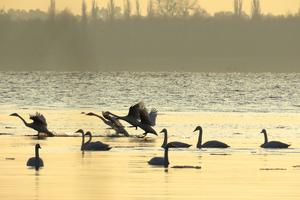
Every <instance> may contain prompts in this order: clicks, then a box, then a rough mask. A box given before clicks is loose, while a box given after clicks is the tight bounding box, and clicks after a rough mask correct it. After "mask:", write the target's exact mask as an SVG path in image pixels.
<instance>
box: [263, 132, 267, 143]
mask: <svg viewBox="0 0 300 200" xmlns="http://www.w3.org/2000/svg"><path fill="white" fill-rule="evenodd" d="M264 138H265V143H268V135H267V133H266V132H264Z"/></svg>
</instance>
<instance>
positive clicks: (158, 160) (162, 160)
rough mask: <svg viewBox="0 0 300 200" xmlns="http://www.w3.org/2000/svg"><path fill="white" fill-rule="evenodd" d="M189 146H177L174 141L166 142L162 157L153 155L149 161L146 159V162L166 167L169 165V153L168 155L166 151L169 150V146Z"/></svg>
mask: <svg viewBox="0 0 300 200" xmlns="http://www.w3.org/2000/svg"><path fill="white" fill-rule="evenodd" d="M188 147H190V146H188V145H187V146H185V147H182V146H181V147H177V146H176V142H175V143H173V142H170V143H168V144H167V145H166V146H165V147H164V149H165V151H164V157H153V158H151V159H150V160H149V161H148V164H149V165H154V166H164V167H168V166H169V164H170V163H169V155H168V152H169V148H188Z"/></svg>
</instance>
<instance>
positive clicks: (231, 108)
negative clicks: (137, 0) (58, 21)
mask: <svg viewBox="0 0 300 200" xmlns="http://www.w3.org/2000/svg"><path fill="white" fill-rule="evenodd" d="M0 76H1V79H0V91H1V92H0V95H1V98H0V108H1V109H0V133H1V134H2V135H1V136H0V146H1V148H0V180H1V181H0V199H8V200H18V199H20V200H27V199H28V200H32V199H41V200H43V199H45V200H49V199H50V200H56V199H57V200H62V199H74V200H76V199H78V200H79V199H87V200H94V199H108V200H110V199H112V200H113V199H128V200H129V199H130V200H131V199H149V200H150V199H151V200H152V199H157V200H160V199H170V200H177V199H195V200H196V199H212V200H218V199H231V200H232V199H233V200H250V199H259V200H260V199H261V200H263V199H287V200H290V199H295V200H298V199H300V190H299V178H300V167H299V165H300V113H299V109H300V98H299V97H300V93H299V90H300V89H299V81H300V74H271V73H268V74H202V73H198V74H194V73H159V74H157V73H129V72H113V73H109V72H107V73H96V72H95V73H94V72H93V73H81V72H67V73H66V72H22V73H15V72H1V73H0ZM139 100H144V102H145V103H146V105H147V106H148V107H149V108H152V107H156V108H157V109H158V110H159V113H160V115H159V116H158V119H157V120H158V121H157V126H156V128H155V129H156V130H157V131H160V130H161V129H162V128H167V129H168V131H169V141H182V142H186V143H190V144H193V146H192V147H191V148H190V149H179V150H174V149H172V150H170V152H169V156H170V167H169V168H168V169H164V168H156V167H151V166H149V165H148V164H147V161H148V160H150V159H151V158H152V157H154V156H162V155H163V151H162V149H161V148H160V146H161V144H162V141H163V138H162V135H159V136H158V137H154V136H150V138H148V139H147V141H145V140H142V139H137V138H111V137H95V138H94V139H93V140H101V141H103V142H106V143H109V144H110V145H111V146H112V147H113V148H112V150H111V151H109V152H85V153H84V154H82V153H81V151H80V143H81V138H80V137H54V138H48V139H46V140H40V141H37V140H36V139H35V138H34V137H28V136H24V135H32V134H36V133H35V132H34V131H32V130H31V129H29V128H26V127H25V126H24V125H23V124H22V122H21V121H20V120H19V119H17V118H15V117H10V116H9V114H11V113H12V112H18V113H19V114H20V115H22V116H23V117H24V118H25V119H26V120H28V114H30V113H33V112H35V111H36V110H38V111H40V112H42V113H43V114H44V115H45V116H46V118H47V122H48V126H49V129H50V130H52V131H54V132H55V133H56V134H58V135H72V136H74V135H75V134H74V132H75V131H76V130H78V129H79V128H82V129H84V130H90V131H92V133H93V134H94V135H98V136H106V135H107V134H112V133H113V132H112V131H111V130H107V129H106V126H105V125H104V124H103V123H101V121H99V119H97V118H94V117H89V116H85V115H83V114H81V112H88V111H93V112H98V113H100V111H101V110H110V111H113V112H116V113H117V114H120V115H122V114H126V112H127V109H128V106H129V105H131V104H133V103H135V102H137V101H139ZM124 125H126V126H127V124H125V123H124ZM197 125H201V126H202V127H203V129H204V135H203V140H204V141H208V140H214V139H217V140H220V141H223V142H226V143H228V144H229V145H230V146H231V148H229V149H225V150H223V149H220V150H218V149H212V150H207V149H206V150H205V149H204V150H199V149H197V148H195V144H196V142H197V133H194V132H193V130H194V129H195V127H196V126H197ZM262 128H266V129H267V131H268V133H269V139H270V140H280V141H282V142H286V143H289V144H292V146H291V148H290V149H284V150H264V149H261V148H260V147H259V146H260V144H261V143H262V142H263V136H262V135H261V134H260V133H259V132H260V131H261V129H262ZM128 130H129V132H130V134H132V135H138V134H141V133H142V132H141V130H134V129H128ZM37 142H39V143H40V144H41V146H42V149H41V150H40V155H41V157H42V158H43V160H44V163H45V167H44V168H43V169H42V170H40V171H38V172H36V171H34V170H31V169H28V168H27V167H26V166H25V164H26V161H27V159H28V158H29V157H32V156H33V154H34V147H33V146H34V144H36V143H37ZM174 166H194V167H195V166H201V169H187V168H183V169H176V168H172V167H174Z"/></svg>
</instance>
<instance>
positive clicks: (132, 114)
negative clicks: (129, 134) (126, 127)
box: [107, 102, 141, 128]
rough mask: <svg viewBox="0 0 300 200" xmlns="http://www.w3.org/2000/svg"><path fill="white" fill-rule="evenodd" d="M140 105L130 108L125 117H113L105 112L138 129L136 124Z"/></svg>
mask: <svg viewBox="0 0 300 200" xmlns="http://www.w3.org/2000/svg"><path fill="white" fill-rule="evenodd" d="M140 104H141V102H139V103H137V104H135V105H133V106H131V107H130V108H129V112H128V114H127V115H126V116H118V115H115V114H113V113H111V112H109V111H107V113H108V114H110V115H112V116H114V117H116V119H121V120H123V121H126V122H127V123H129V124H131V125H132V126H133V127H136V128H137V127H138V124H139V117H140V116H139V115H140V113H139V107H140Z"/></svg>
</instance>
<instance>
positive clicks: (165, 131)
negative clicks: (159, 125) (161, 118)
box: [160, 128, 168, 133]
mask: <svg viewBox="0 0 300 200" xmlns="http://www.w3.org/2000/svg"><path fill="white" fill-rule="evenodd" d="M160 133H168V131H167V129H165V128H164V129H163V130H161V131H160Z"/></svg>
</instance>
